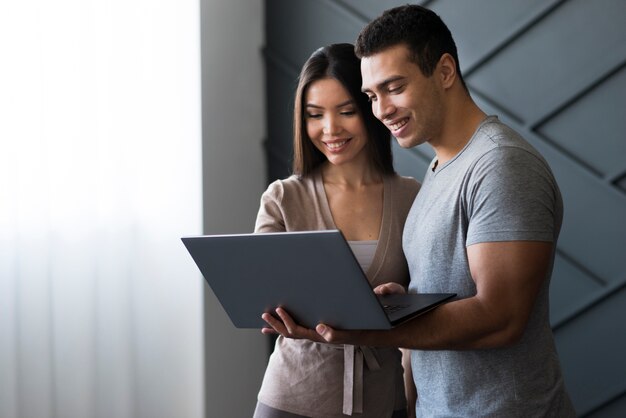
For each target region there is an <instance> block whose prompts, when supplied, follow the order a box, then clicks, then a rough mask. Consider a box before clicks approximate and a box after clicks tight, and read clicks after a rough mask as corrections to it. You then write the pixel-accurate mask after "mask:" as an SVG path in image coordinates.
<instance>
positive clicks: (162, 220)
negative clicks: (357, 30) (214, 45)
mask: <svg viewBox="0 0 626 418" xmlns="http://www.w3.org/2000/svg"><path fill="white" fill-rule="evenodd" d="M7 8H8V10H7ZM198 17H199V10H198V5H197V2H195V1H188V0H183V1H181V0H175V1H174V0H157V1H154V2H149V3H145V2H140V1H135V0H125V1H124V2H110V1H100V0H80V1H60V2H54V3H51V2H48V1H31V2H28V4H26V3H21V2H12V3H11V4H10V5H7V7H5V5H4V4H3V6H2V10H1V11H0V47H1V48H0V50H1V51H2V55H3V64H2V67H1V68H0V73H1V76H0V91H1V92H2V93H1V94H0V114H1V115H2V122H1V123H0V202H1V203H0V231H1V233H0V370H2V373H0V416H1V417H3V418H15V417H26V416H32V417H44V418H45V417H51V416H59V417H60V416H63V417H90V416H115V417H152V416H186V417H197V418H199V417H200V416H202V415H203V402H202V389H203V385H202V379H203V376H202V372H203V371H202V332H201V313H202V309H201V307H202V299H201V295H202V287H201V285H202V282H201V281H200V280H199V279H198V280H190V279H191V278H196V277H197V275H196V273H195V271H194V269H193V266H192V265H190V263H188V259H187V258H186V254H184V252H183V248H182V246H181V245H180V242H179V241H178V237H179V236H180V235H182V234H184V233H198V232H201V228H202V225H201V219H202V214H201V209H202V206H201V166H200V155H201V149H200V148H201V135H200V65H199V60H200V57H199V18H198Z"/></svg>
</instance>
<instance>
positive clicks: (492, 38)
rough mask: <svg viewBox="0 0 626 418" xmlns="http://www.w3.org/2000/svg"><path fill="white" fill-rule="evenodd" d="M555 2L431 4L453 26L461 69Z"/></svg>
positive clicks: (448, 0) (440, 0) (444, 0)
mask: <svg viewBox="0 0 626 418" xmlns="http://www.w3.org/2000/svg"><path fill="white" fill-rule="evenodd" d="M555 3H557V0H550V1H546V0H526V1H518V2H511V1H501V0H473V1H458V0H435V1H434V2H432V3H431V4H430V7H432V9H433V10H434V11H435V12H437V14H439V15H440V16H441V18H442V19H443V20H444V22H446V23H447V25H448V26H449V27H451V28H454V37H455V42H456V44H457V49H458V52H459V61H460V63H461V70H462V71H465V70H467V69H468V68H473V67H474V66H476V65H477V64H479V63H480V61H482V60H483V58H484V57H485V56H487V55H489V54H490V53H491V51H493V50H496V49H498V48H500V45H501V44H502V41H503V40H507V39H508V38H510V37H512V36H515V35H516V34H517V33H518V32H519V31H520V30H521V29H523V28H524V27H526V26H528V25H529V24H531V23H532V22H533V21H534V19H535V18H536V17H537V16H538V15H540V14H541V13H543V12H544V11H545V10H547V9H549V8H551V7H552V6H553V5H554V4H555Z"/></svg>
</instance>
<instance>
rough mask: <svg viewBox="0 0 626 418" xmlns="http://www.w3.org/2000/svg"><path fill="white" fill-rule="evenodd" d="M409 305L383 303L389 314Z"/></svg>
mask: <svg viewBox="0 0 626 418" xmlns="http://www.w3.org/2000/svg"><path fill="white" fill-rule="evenodd" d="M408 307H409V305H383V308H384V309H385V312H387V314H391V313H395V312H398V311H401V310H402V309H405V308H408Z"/></svg>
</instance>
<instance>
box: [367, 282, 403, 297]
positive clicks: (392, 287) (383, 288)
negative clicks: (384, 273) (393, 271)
mask: <svg viewBox="0 0 626 418" xmlns="http://www.w3.org/2000/svg"><path fill="white" fill-rule="evenodd" d="M374 293H376V294H377V295H392V294H395V293H400V294H404V293H406V289H405V288H404V286H402V285H401V284H399V283H395V282H389V283H385V284H381V285H378V286H376V287H375V288H374Z"/></svg>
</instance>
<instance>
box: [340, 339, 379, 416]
mask: <svg viewBox="0 0 626 418" xmlns="http://www.w3.org/2000/svg"><path fill="white" fill-rule="evenodd" d="M339 348H341V347H339ZM363 360H365V364H366V365H367V368H368V369H370V370H378V369H380V365H379V364H378V360H376V356H375V355H374V352H373V351H372V349H371V348H369V347H365V346H354V345H348V344H346V345H344V346H343V413H344V414H346V415H352V413H353V412H355V413H357V414H360V413H362V412H363Z"/></svg>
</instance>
